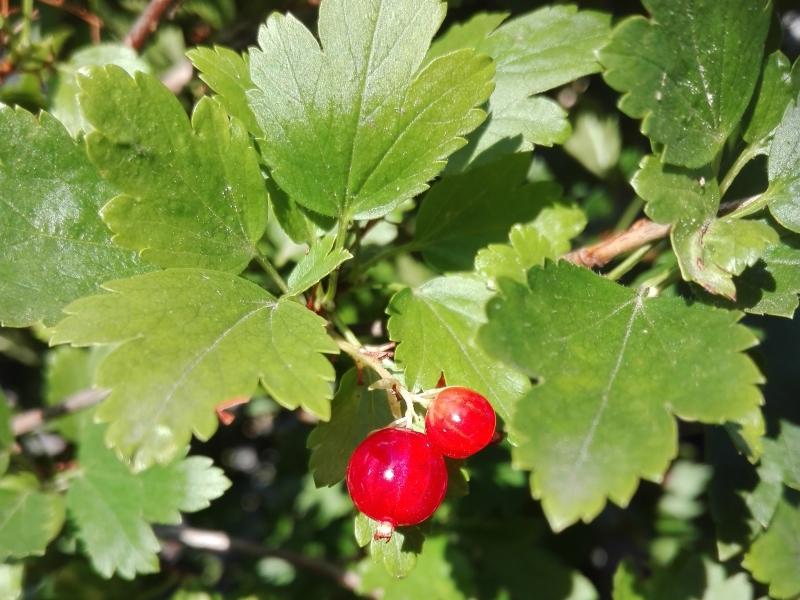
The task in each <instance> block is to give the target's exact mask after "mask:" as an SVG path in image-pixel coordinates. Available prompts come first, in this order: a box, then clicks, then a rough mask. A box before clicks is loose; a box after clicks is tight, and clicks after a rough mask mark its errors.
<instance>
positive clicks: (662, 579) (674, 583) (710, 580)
mask: <svg viewBox="0 0 800 600" xmlns="http://www.w3.org/2000/svg"><path fill="white" fill-rule="evenodd" d="M648 584H649V586H648V591H647V594H646V595H645V597H646V598H649V599H652V600H672V599H673V598H686V599H687V600H722V599H723V598H724V599H725V600H752V598H753V586H752V584H751V583H750V580H749V579H748V578H747V575H746V574H745V573H736V574H735V575H732V576H730V577H729V576H728V574H727V572H726V570H725V567H723V566H722V565H720V564H718V563H716V562H713V561H712V560H711V559H709V558H707V557H704V556H701V555H699V554H698V553H697V552H692V553H688V552H687V553H685V554H683V555H681V556H679V557H678V558H677V559H676V560H675V561H674V562H673V563H672V564H670V565H669V566H668V567H667V568H665V569H662V570H659V571H657V572H656V573H655V575H654V576H653V578H652V579H651V580H650V581H649V582H648ZM634 598H635V597H634Z"/></svg>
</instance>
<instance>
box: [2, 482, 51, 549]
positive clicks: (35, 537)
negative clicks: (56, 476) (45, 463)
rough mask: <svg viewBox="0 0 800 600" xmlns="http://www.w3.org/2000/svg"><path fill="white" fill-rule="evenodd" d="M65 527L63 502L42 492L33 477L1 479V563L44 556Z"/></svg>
mask: <svg viewBox="0 0 800 600" xmlns="http://www.w3.org/2000/svg"><path fill="white" fill-rule="evenodd" d="M63 524H64V499H63V498H62V497H61V496H60V495H58V494H53V493H49V492H41V491H39V484H38V482H37V481H36V478H35V477H33V475H30V474H25V475H7V476H6V477H4V478H3V479H0V561H5V560H6V559H8V558H24V557H26V556H42V555H43V554H44V552H45V548H46V547H47V544H49V543H50V540H52V539H53V538H54V537H56V535H57V534H58V532H59V531H60V530H61V526H62V525H63Z"/></svg>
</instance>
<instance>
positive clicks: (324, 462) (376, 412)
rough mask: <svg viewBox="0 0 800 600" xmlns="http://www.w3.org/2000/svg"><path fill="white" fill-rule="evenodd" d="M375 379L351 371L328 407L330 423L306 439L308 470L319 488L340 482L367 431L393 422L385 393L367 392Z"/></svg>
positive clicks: (365, 370)
mask: <svg viewBox="0 0 800 600" xmlns="http://www.w3.org/2000/svg"><path fill="white" fill-rule="evenodd" d="M377 380H378V377H377V375H376V374H375V373H374V372H373V371H371V370H368V369H364V370H363V371H361V372H360V373H359V371H358V370H357V369H350V370H349V371H348V372H347V373H345V374H344V375H343V376H342V379H341V381H340V383H339V390H338V391H337V392H336V396H334V398H333V402H332V404H331V420H330V421H329V422H327V423H319V424H318V425H317V426H316V427H314V430H313V431H312V432H311V434H310V435H309V436H308V444H307V445H308V447H309V448H310V449H311V459H310V461H309V467H310V468H311V471H312V473H313V474H314V482H315V483H316V484H317V485H318V486H325V485H327V486H330V485H335V484H337V483H339V482H340V481H341V480H342V479H344V476H345V469H346V468H347V461H349V460H350V455H351V454H352V453H353V450H355V449H356V446H358V444H360V443H361V441H362V440H363V439H364V438H365V437H367V434H369V433H370V432H372V431H374V430H376V429H380V428H381V427H384V426H386V425H388V424H389V423H391V422H392V421H393V420H394V417H393V416H392V412H391V410H390V409H389V403H388V400H387V397H386V390H381V389H377V390H370V389H369V387H370V385H372V384H373V383H375V381H377Z"/></svg>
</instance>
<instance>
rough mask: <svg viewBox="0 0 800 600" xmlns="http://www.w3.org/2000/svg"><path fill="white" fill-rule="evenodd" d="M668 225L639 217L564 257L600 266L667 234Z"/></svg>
mask: <svg viewBox="0 0 800 600" xmlns="http://www.w3.org/2000/svg"><path fill="white" fill-rule="evenodd" d="M669 229H670V226H669V225H661V224H659V223H654V222H653V221H651V220H650V219H639V220H638V221H636V222H635V223H634V224H633V225H631V226H630V227H629V228H628V229H626V230H625V231H621V232H620V233H617V234H615V235H613V236H611V237H609V238H606V239H604V240H601V241H599V242H597V243H595V244H592V245H591V246H584V247H583V248H577V249H575V250H573V251H572V252H568V253H567V254H565V255H564V259H565V260H568V261H570V262H572V263H575V264H576V265H581V266H584V267H589V268H593V267H602V266H605V265H606V264H608V263H609V262H611V261H612V260H613V259H614V258H615V257H617V256H619V255H620V254H624V253H626V252H630V251H632V250H636V249H637V248H639V247H641V246H644V245H645V244H649V243H650V242H653V241H655V240H660V239H661V238H664V237H667V235H669Z"/></svg>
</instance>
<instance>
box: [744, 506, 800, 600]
mask: <svg viewBox="0 0 800 600" xmlns="http://www.w3.org/2000/svg"><path fill="white" fill-rule="evenodd" d="M798 556H800V494H797V493H796V492H792V493H788V494H786V495H785V496H784V497H783V499H782V500H781V501H780V502H779V504H778V507H777V510H776V511H775V516H774V517H773V518H772V521H771V522H770V524H769V526H768V527H767V529H766V531H764V533H762V534H761V535H760V536H759V537H758V538H757V539H756V541H755V542H753V545H752V546H751V547H750V550H749V551H748V552H747V554H746V555H745V557H744V561H743V563H742V564H743V565H744V566H745V568H746V569H747V570H748V571H750V572H751V573H752V574H753V578H754V579H756V580H757V581H760V582H762V583H764V584H767V585H769V594H770V597H772V598H796V597H797V595H798V594H800V569H798V568H797V557H798Z"/></svg>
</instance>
